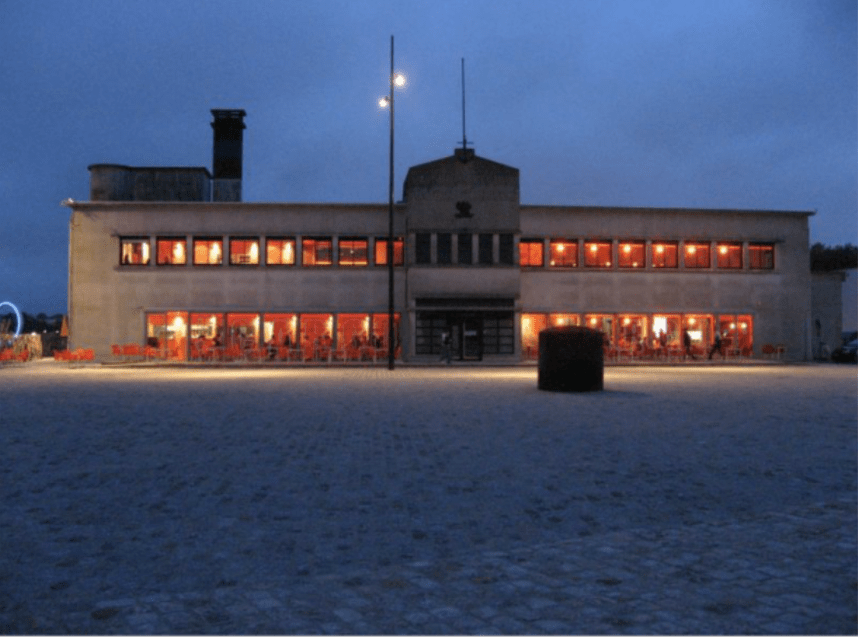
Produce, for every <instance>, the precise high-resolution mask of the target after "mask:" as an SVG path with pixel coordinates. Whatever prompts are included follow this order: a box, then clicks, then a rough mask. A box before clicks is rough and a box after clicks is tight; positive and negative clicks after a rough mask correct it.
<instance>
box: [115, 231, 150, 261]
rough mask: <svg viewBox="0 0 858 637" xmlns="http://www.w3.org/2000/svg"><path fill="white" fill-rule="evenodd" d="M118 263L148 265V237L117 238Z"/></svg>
mask: <svg viewBox="0 0 858 637" xmlns="http://www.w3.org/2000/svg"><path fill="white" fill-rule="evenodd" d="M119 246H120V255H119V263H121V264H122V265H149V239H148V237H141V238H132V237H123V238H122V239H120V240H119Z"/></svg>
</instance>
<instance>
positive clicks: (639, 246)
mask: <svg viewBox="0 0 858 637" xmlns="http://www.w3.org/2000/svg"><path fill="white" fill-rule="evenodd" d="M644 255H645V249H644V242H643V241H621V242H620V248H619V253H618V256H617V265H618V266H619V267H621V268H642V267H644V266H645V265H646V258H645V256H644Z"/></svg>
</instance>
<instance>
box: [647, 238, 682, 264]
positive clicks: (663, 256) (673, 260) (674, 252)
mask: <svg viewBox="0 0 858 637" xmlns="http://www.w3.org/2000/svg"><path fill="white" fill-rule="evenodd" d="M678 256H679V246H678V244H677V243H676V241H659V242H653V244H652V267H654V268H676V267H679V258H678Z"/></svg>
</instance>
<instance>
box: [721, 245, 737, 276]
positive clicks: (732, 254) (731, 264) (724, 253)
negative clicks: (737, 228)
mask: <svg viewBox="0 0 858 637" xmlns="http://www.w3.org/2000/svg"><path fill="white" fill-rule="evenodd" d="M716 251H717V253H718V267H719V268H721V269H728V270H740V269H741V268H742V244H741V243H719V244H718V246H717V248H716Z"/></svg>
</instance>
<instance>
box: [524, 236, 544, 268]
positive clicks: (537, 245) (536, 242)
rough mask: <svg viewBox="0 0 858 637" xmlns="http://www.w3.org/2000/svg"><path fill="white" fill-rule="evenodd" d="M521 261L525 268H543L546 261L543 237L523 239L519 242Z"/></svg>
mask: <svg viewBox="0 0 858 637" xmlns="http://www.w3.org/2000/svg"><path fill="white" fill-rule="evenodd" d="M518 255H519V263H520V265H521V267H523V268H541V267H542V265H543V263H544V256H543V246H542V239H522V240H521V241H520V242H519V244H518Z"/></svg>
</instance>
